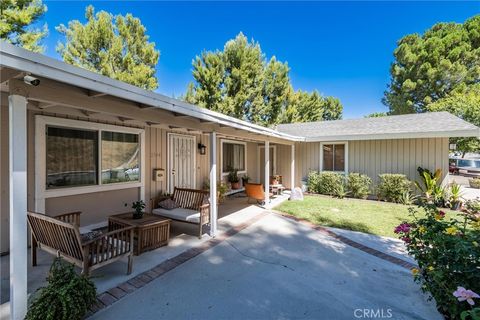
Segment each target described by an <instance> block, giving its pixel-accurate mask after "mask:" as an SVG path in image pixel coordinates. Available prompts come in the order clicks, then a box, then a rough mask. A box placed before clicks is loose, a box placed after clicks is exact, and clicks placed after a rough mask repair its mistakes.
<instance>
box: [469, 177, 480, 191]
mask: <svg viewBox="0 0 480 320" xmlns="http://www.w3.org/2000/svg"><path fill="white" fill-rule="evenodd" d="M468 184H469V185H470V188H475V189H480V181H478V180H477V179H468Z"/></svg>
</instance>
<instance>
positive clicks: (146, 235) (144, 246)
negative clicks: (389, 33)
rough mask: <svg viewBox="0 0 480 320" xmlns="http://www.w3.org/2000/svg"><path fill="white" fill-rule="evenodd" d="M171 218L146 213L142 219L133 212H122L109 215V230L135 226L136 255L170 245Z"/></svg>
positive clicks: (134, 250) (134, 249)
mask: <svg viewBox="0 0 480 320" xmlns="http://www.w3.org/2000/svg"><path fill="white" fill-rule="evenodd" d="M170 221H171V220H170V219H165V218H162V217H159V216H157V215H154V214H149V213H145V214H143V217H142V218H141V219H133V213H132V212H128V213H121V214H116V215H113V216H109V217H108V230H109V231H112V230H117V229H120V228H124V227H125V226H133V227H135V229H134V234H135V236H134V238H135V239H134V248H133V252H134V254H135V255H136V256H138V255H140V254H142V253H143V252H145V251H149V250H153V249H156V248H158V247H162V246H166V245H168V241H169V240H170Z"/></svg>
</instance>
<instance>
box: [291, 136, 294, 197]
mask: <svg viewBox="0 0 480 320" xmlns="http://www.w3.org/2000/svg"><path fill="white" fill-rule="evenodd" d="M294 188H295V145H294V144H292V155H291V161H290V189H292V190H293V189H294Z"/></svg>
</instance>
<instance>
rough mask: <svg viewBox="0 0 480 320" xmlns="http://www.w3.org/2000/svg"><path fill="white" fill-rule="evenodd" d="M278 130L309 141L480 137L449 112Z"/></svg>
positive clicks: (297, 125)
mask: <svg viewBox="0 0 480 320" xmlns="http://www.w3.org/2000/svg"><path fill="white" fill-rule="evenodd" d="M277 130H278V131H280V132H283V133H288V134H291V135H296V136H301V137H305V138H306V139H307V141H333V140H370V139H401V138H430V137H432V138H433V137H472V136H477V137H478V136H480V129H479V128H478V127H477V126H474V125H473V124H470V123H468V122H466V121H464V120H462V119H460V118H458V117H456V116H454V115H452V114H450V113H448V112H430V113H421V114H407V115H398V116H386V117H379V118H363V119H348V120H335V121H319V122H307V123H291V124H281V125H278V126H277Z"/></svg>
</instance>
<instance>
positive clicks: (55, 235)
mask: <svg viewBox="0 0 480 320" xmlns="http://www.w3.org/2000/svg"><path fill="white" fill-rule="evenodd" d="M28 224H29V225H30V228H31V230H32V266H36V265H37V248H40V249H42V250H44V251H46V252H48V253H50V254H53V255H56V256H58V257H62V258H63V259H65V260H66V261H68V262H71V263H73V264H75V265H76V266H78V267H80V268H81V269H82V273H83V274H86V275H88V274H89V273H90V271H92V270H95V269H97V268H100V267H103V266H105V265H107V264H110V263H112V262H115V261H116V260H118V259H120V258H122V257H124V256H127V257H128V267H127V274H130V273H131V272H132V263H133V234H134V232H133V227H127V228H123V229H119V230H115V231H111V232H108V233H103V234H101V235H99V236H96V237H94V238H92V239H91V240H88V241H83V242H82V240H81V237H80V232H79V225H80V212H72V213H66V214H62V215H59V216H56V217H48V216H46V215H44V214H39V213H35V212H28Z"/></svg>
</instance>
